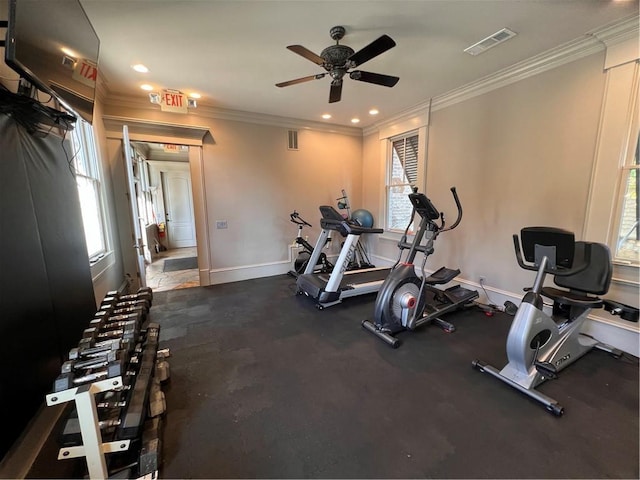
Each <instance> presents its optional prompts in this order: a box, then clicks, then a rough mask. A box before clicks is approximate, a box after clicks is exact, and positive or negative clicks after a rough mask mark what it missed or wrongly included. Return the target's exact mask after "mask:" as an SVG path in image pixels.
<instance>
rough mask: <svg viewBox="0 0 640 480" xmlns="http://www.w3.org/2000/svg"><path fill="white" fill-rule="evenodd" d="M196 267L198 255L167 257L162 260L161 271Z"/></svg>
mask: <svg viewBox="0 0 640 480" xmlns="http://www.w3.org/2000/svg"><path fill="white" fill-rule="evenodd" d="M193 268H198V257H186V258H168V259H166V260H165V261H164V268H163V270H162V271H163V272H175V271H177V270H191V269H193Z"/></svg>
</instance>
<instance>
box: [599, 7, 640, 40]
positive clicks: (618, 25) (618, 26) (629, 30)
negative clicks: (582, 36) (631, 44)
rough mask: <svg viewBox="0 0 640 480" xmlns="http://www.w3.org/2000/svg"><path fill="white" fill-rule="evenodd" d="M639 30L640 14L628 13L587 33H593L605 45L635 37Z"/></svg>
mask: <svg viewBox="0 0 640 480" xmlns="http://www.w3.org/2000/svg"><path fill="white" fill-rule="evenodd" d="M639 32H640V15H630V16H629V17H626V18H623V19H622V20H619V21H618V22H615V23H612V24H609V25H607V26H604V27H601V28H598V29H595V30H592V31H591V32H589V33H588V34H587V35H593V36H594V37H596V38H597V39H598V40H600V41H601V42H603V43H604V44H605V45H606V46H607V47H610V46H612V45H616V44H618V43H621V42H625V41H627V40H631V39H637V38H638V33H639Z"/></svg>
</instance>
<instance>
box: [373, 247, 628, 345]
mask: <svg viewBox="0 0 640 480" xmlns="http://www.w3.org/2000/svg"><path fill="white" fill-rule="evenodd" d="M375 261H376V262H380V263H381V264H385V265H388V266H392V265H393V263H395V261H392V260H390V259H388V258H385V257H379V256H375ZM426 272H427V273H428V274H431V273H433V270H426ZM455 284H459V285H462V286H464V287H467V288H470V289H473V290H477V291H478V293H479V294H480V296H479V297H478V300H477V302H478V303H482V304H485V305H495V306H497V307H498V308H500V309H503V307H504V303H505V302H506V301H510V302H513V303H514V304H516V305H518V306H519V305H520V301H521V300H522V296H523V294H522V293H521V294H518V293H514V292H509V291H506V290H501V289H499V288H495V287H491V286H488V285H484V288H483V286H482V285H480V284H478V283H476V282H472V281H470V280H467V279H465V278H462V277H456V278H455V279H453V280H452V281H451V283H450V284H448V285H449V286H450V285H455ZM583 332H584V333H586V334H588V335H592V336H593V337H594V338H596V339H597V340H598V341H599V342H602V343H606V344H608V345H611V346H612V347H615V348H618V349H620V350H622V351H623V352H626V353H629V354H631V355H633V356H635V357H640V331H639V330H638V329H637V327H636V325H635V324H632V325H631V326H626V325H620V324H618V322H617V321H616V320H609V319H606V318H601V317H597V316H595V315H589V316H588V317H587V320H586V321H585V323H584V327H583Z"/></svg>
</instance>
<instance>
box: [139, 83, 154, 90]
mask: <svg viewBox="0 0 640 480" xmlns="http://www.w3.org/2000/svg"><path fill="white" fill-rule="evenodd" d="M140 88H141V89H143V90H146V91H147V92H150V91H151V90H153V87H152V86H151V85H149V84H148V83H145V84H144V85H140Z"/></svg>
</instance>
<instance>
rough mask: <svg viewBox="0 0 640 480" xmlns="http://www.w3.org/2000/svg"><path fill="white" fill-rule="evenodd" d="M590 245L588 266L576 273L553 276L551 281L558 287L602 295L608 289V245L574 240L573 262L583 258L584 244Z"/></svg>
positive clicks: (610, 268) (611, 267) (610, 264)
mask: <svg viewBox="0 0 640 480" xmlns="http://www.w3.org/2000/svg"><path fill="white" fill-rule="evenodd" d="M586 245H590V246H591V255H590V259H589V266H588V267H587V268H586V269H585V270H583V271H581V272H578V273H575V274H573V275H568V276H564V277H561V276H558V275H556V276H554V278H553V281H554V283H555V284H556V285H558V286H559V287H564V288H568V289H570V290H578V291H580V292H585V293H591V294H593V295H604V294H605V293H607V292H608V291H609V285H610V284H611V275H612V273H613V265H612V263H611V252H610V251H609V247H607V246H606V245H604V244H602V243H593V242H575V252H574V262H578V263H579V262H581V261H582V259H583V258H585V246H586Z"/></svg>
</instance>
